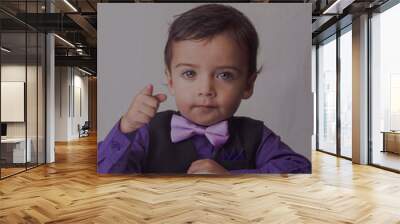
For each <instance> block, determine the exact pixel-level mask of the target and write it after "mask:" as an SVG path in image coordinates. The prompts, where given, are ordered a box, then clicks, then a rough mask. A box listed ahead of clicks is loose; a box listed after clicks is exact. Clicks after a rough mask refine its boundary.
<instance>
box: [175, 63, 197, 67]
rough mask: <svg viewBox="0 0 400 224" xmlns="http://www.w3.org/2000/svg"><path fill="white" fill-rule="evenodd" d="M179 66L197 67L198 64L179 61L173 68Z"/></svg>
mask: <svg viewBox="0 0 400 224" xmlns="http://www.w3.org/2000/svg"><path fill="white" fill-rule="evenodd" d="M179 66H189V67H195V68H197V67H198V66H197V65H195V64H189V63H179V64H177V65H175V68H177V67H179Z"/></svg>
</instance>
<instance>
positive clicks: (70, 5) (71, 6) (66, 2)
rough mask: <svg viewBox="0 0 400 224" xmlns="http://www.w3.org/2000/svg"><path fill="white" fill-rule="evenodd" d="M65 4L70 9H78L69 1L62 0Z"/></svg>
mask: <svg viewBox="0 0 400 224" xmlns="http://www.w3.org/2000/svg"><path fill="white" fill-rule="evenodd" d="M64 2H65V4H67V5H68V6H69V7H70V8H71V9H72V10H74V11H75V12H78V10H77V9H76V8H75V7H74V6H73V5H72V4H71V3H69V1H68V0H64Z"/></svg>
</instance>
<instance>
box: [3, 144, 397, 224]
mask: <svg viewBox="0 0 400 224" xmlns="http://www.w3.org/2000/svg"><path fill="white" fill-rule="evenodd" d="M45 222H46V223H374V224H376V223H385V224H386V223H400V175H399V174H396V173H391V172H388V171H384V170H380V169H378V168H374V167H370V166H360V165H353V164H352V163H351V162H350V161H348V160H343V159H337V158H336V157H333V156H330V155H326V154H323V153H320V152H314V153H313V174H312V175H289V176H281V175H258V176H257V175H252V176H249V175H244V176H240V177H238V176H235V177H203V176H200V177H199V176H191V177H177V176H175V177H171V176H169V177H155V176H133V175H132V176H110V175H102V176H100V175H98V174H97V173H96V139H95V138H94V137H89V138H83V139H82V140H81V141H75V142H71V143H68V144H57V147H56V163H54V164H50V165H45V166H41V167H38V168H35V169H32V170H29V171H27V172H25V173H22V174H19V175H16V176H13V177H10V178H7V179H5V180H2V181H0V223H45Z"/></svg>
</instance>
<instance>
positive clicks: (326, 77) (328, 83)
mask: <svg viewBox="0 0 400 224" xmlns="http://www.w3.org/2000/svg"><path fill="white" fill-rule="evenodd" d="M317 63H318V149H320V150H323V151H327V152H330V153H336V36H333V37H331V38H329V39H328V40H327V41H325V42H324V43H322V44H320V45H319V48H318V62H317Z"/></svg>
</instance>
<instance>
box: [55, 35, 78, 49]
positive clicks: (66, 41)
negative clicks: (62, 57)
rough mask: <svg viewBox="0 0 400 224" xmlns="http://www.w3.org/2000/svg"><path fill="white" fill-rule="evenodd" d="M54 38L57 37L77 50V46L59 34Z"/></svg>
mask: <svg viewBox="0 0 400 224" xmlns="http://www.w3.org/2000/svg"><path fill="white" fill-rule="evenodd" d="M54 36H55V37H57V38H58V39H60V40H61V41H63V42H64V43H66V44H68V45H69V46H71V47H73V48H75V45H73V44H72V43H71V42H69V41H68V40H66V39H64V38H62V37H60V36H59V35H57V34H54Z"/></svg>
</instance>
